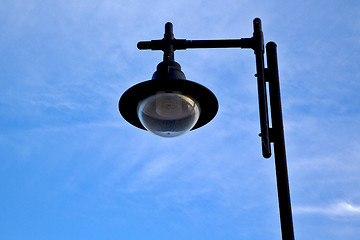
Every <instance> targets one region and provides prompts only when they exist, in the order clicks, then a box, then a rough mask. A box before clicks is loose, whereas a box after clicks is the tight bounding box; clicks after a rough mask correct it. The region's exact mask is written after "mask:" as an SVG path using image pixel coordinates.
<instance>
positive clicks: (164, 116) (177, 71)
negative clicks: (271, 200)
mask: <svg viewBox="0 0 360 240" xmlns="http://www.w3.org/2000/svg"><path fill="white" fill-rule="evenodd" d="M138 48H139V49H151V50H162V51H163V52H164V59H163V61H162V62H161V63H160V64H159V65H158V66H157V70H156V72H155V73H154V74H153V77H152V79H151V80H149V81H145V82H142V83H139V84H137V85H135V86H133V87H131V88H129V89H128V90H127V91H126V92H125V93H124V94H123V95H122V96H121V98H120V100H119V110H120V113H121V115H122V116H123V117H124V119H125V120H126V121H128V122H129V123H131V124H132V125H134V126H136V127H138V128H141V129H144V130H148V131H150V132H152V133H154V134H156V135H159V136H162V137H176V136H180V135H182V134H184V133H186V132H188V131H190V130H193V129H196V128H199V127H201V126H203V125H205V124H207V123H208V122H210V121H211V119H213V118H214V117H215V115H216V113H217V111H218V101H217V99H216V97H215V95H214V94H213V93H212V92H211V91H210V90H209V89H207V88H206V87H204V86H202V85H200V84H198V83H195V82H192V81H189V80H186V78H185V75H184V73H183V72H182V71H181V67H180V65H179V64H178V63H177V62H175V61H174V51H175V50H185V49H188V48H247V49H253V50H254V53H255V61H256V74H255V76H256V78H257V86H258V97H259V116H260V132H261V133H260V137H261V143H262V144H261V145H262V154H263V156H264V157H265V158H269V157H270V156H271V143H273V144H274V152H275V167H276V179H277V189H278V200H279V210H280V222H281V230H282V238H283V240H294V230H293V222H292V212H291V202H290V190H289V182H288V173H287V164H286V152H285V139H284V129H283V119H282V110H281V98H280V86H279V75H278V63H277V53H276V44H275V43H274V42H269V43H267V44H266V55H267V68H265V64H264V53H265V48H264V38H263V33H262V28H261V20H260V19H259V18H255V19H254V33H253V36H252V37H251V38H241V39H225V40H186V39H175V38H174V34H173V26H172V24H171V23H166V25H165V34H164V38H163V39H161V40H151V41H145V42H139V43H138ZM266 83H268V86H269V95H270V97H269V100H270V108H271V119H272V121H271V122H272V126H271V127H270V124H269V117H268V104H267V100H268V99H267V90H266V88H267V87H266Z"/></svg>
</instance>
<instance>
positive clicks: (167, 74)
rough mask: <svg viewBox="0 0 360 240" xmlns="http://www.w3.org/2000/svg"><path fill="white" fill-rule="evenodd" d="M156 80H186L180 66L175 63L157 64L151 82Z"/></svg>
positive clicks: (164, 62)
mask: <svg viewBox="0 0 360 240" xmlns="http://www.w3.org/2000/svg"><path fill="white" fill-rule="evenodd" d="M158 79H161V80H163V79H182V80H186V77H185V74H184V73H183V72H182V71H181V67H180V64H178V63H177V62H175V61H163V62H161V63H159V64H158V66H157V69H156V72H155V73H154V74H153V76H152V80H158Z"/></svg>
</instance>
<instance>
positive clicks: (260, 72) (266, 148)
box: [253, 18, 271, 158]
mask: <svg viewBox="0 0 360 240" xmlns="http://www.w3.org/2000/svg"><path fill="white" fill-rule="evenodd" d="M253 40H254V46H253V49H254V53H255V60H256V77H257V85H258V96H259V114H260V128H261V134H260V136H261V143H262V154H263V156H264V158H269V157H270V156H271V148H270V139H269V118H268V107H267V97H266V85H265V72H264V37H263V33H262V29H261V20H260V19H259V18H255V19H254V36H253Z"/></svg>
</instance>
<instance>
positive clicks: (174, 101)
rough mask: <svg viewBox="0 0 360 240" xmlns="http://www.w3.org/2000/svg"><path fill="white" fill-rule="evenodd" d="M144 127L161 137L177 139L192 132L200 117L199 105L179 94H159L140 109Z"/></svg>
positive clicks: (140, 117)
mask: <svg viewBox="0 0 360 240" xmlns="http://www.w3.org/2000/svg"><path fill="white" fill-rule="evenodd" d="M138 116H139V119H140V121H141V123H142V124H143V126H144V127H145V128H146V129H147V130H148V131H150V132H152V133H154V134H156V135H158V136H161V137H177V136H180V135H182V134H184V133H186V132H188V131H190V130H191V129H192V128H193V127H194V125H195V124H196V122H197V120H198V119H199V116H200V107H199V104H198V103H197V102H196V101H195V100H194V99H192V98H190V97H187V96H184V95H181V94H179V93H174V92H173V93H166V92H162V93H157V94H155V95H153V96H150V97H148V98H146V99H144V100H143V101H142V102H141V103H140V104H139V107H138Z"/></svg>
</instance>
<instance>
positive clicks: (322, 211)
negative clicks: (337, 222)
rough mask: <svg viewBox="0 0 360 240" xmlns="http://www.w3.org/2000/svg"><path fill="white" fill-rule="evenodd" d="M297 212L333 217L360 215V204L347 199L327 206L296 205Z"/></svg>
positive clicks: (295, 211) (295, 210)
mask: <svg viewBox="0 0 360 240" xmlns="http://www.w3.org/2000/svg"><path fill="white" fill-rule="evenodd" d="M294 213H295V214H316V215H326V216H331V217H355V216H356V217H360V205H356V204H352V203H349V202H346V201H341V202H338V203H333V204H330V205H326V206H298V207H294Z"/></svg>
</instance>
